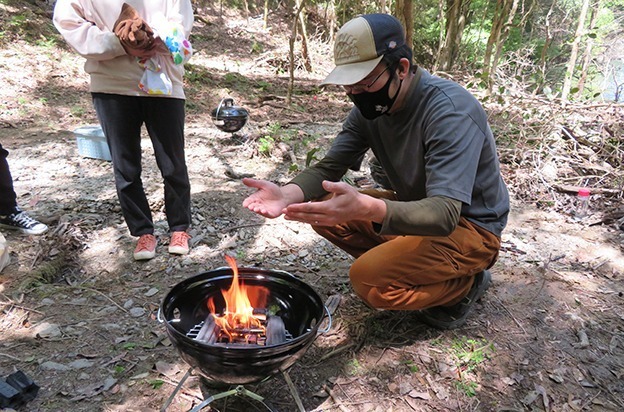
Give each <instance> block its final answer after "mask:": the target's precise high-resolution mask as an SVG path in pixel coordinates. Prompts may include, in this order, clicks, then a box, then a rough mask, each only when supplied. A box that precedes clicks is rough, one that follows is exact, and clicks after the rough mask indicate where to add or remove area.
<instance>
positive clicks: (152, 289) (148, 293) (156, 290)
mask: <svg viewBox="0 0 624 412" xmlns="http://www.w3.org/2000/svg"><path fill="white" fill-rule="evenodd" d="M157 293H158V289H157V288H151V289H150V290H148V291H147V292H145V296H154V295H155V294H157Z"/></svg>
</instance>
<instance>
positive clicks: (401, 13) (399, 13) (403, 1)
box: [394, 0, 414, 47]
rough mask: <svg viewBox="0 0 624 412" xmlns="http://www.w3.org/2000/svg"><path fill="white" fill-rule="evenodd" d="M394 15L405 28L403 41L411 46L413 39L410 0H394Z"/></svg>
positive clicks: (412, 5) (412, 18)
mask: <svg viewBox="0 0 624 412" xmlns="http://www.w3.org/2000/svg"><path fill="white" fill-rule="evenodd" d="M395 7H396V10H395V13H394V15H395V16H396V17H397V18H398V19H399V21H400V22H401V24H402V25H403V28H404V29H405V42H406V43H407V45H408V46H410V47H412V45H413V41H414V15H413V13H412V10H413V9H414V4H413V3H412V0H396V3H395Z"/></svg>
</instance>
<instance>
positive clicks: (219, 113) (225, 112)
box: [212, 97, 249, 133]
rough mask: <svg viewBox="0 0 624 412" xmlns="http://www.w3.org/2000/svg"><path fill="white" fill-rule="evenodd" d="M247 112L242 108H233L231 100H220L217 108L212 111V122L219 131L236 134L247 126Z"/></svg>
mask: <svg viewBox="0 0 624 412" xmlns="http://www.w3.org/2000/svg"><path fill="white" fill-rule="evenodd" d="M247 120H249V112H247V110H246V109H245V108H243V107H240V106H234V100H233V99H231V98H229V97H228V98H225V99H221V102H219V106H217V108H216V109H214V110H213V111H212V122H213V123H214V125H215V126H217V128H218V129H219V130H222V131H224V132H228V133H236V132H238V131H239V130H240V129H242V128H243V126H245V124H247Z"/></svg>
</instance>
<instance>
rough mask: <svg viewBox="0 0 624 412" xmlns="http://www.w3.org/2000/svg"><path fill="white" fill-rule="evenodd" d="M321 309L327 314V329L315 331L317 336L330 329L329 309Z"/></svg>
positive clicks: (330, 316)
mask: <svg viewBox="0 0 624 412" xmlns="http://www.w3.org/2000/svg"><path fill="white" fill-rule="evenodd" d="M323 309H325V313H326V314H327V327H326V328H325V329H324V330H319V331H317V333H318V335H321V334H325V333H327V332H329V331H330V330H331V327H332V315H331V313H330V312H329V308H328V307H327V306H325V305H323Z"/></svg>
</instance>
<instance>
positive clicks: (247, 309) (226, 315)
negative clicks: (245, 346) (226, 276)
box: [208, 255, 269, 342]
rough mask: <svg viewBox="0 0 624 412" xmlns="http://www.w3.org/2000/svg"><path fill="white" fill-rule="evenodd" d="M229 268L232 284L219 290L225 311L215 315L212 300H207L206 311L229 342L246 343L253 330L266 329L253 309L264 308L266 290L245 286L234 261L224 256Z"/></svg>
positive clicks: (266, 295)
mask: <svg viewBox="0 0 624 412" xmlns="http://www.w3.org/2000/svg"><path fill="white" fill-rule="evenodd" d="M225 260H226V261H227V263H228V265H229V266H230V268H232V272H233V277H232V284H231V285H230V288H229V289H228V290H224V289H223V290H221V293H222V294H223V297H224V299H225V311H224V312H223V314H222V315H218V314H217V313H216V307H215V304H214V301H213V299H212V298H210V299H209V300H208V309H209V310H210V313H212V315H213V317H214V320H215V323H216V325H217V326H219V327H220V328H221V331H223V332H224V333H225V334H227V336H228V338H229V341H230V342H232V341H234V340H244V341H246V340H247V339H248V338H249V336H250V335H251V334H252V332H250V331H253V330H261V331H262V333H264V332H265V331H266V328H265V327H264V326H263V325H262V323H261V321H260V317H258V316H257V315H254V313H253V311H254V308H265V307H266V302H267V297H268V293H269V291H268V289H267V288H265V287H262V286H249V287H248V286H246V285H245V284H244V283H243V282H242V281H241V280H239V277H238V267H237V265H236V260H235V259H234V258H233V257H231V256H228V255H226V256H225Z"/></svg>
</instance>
